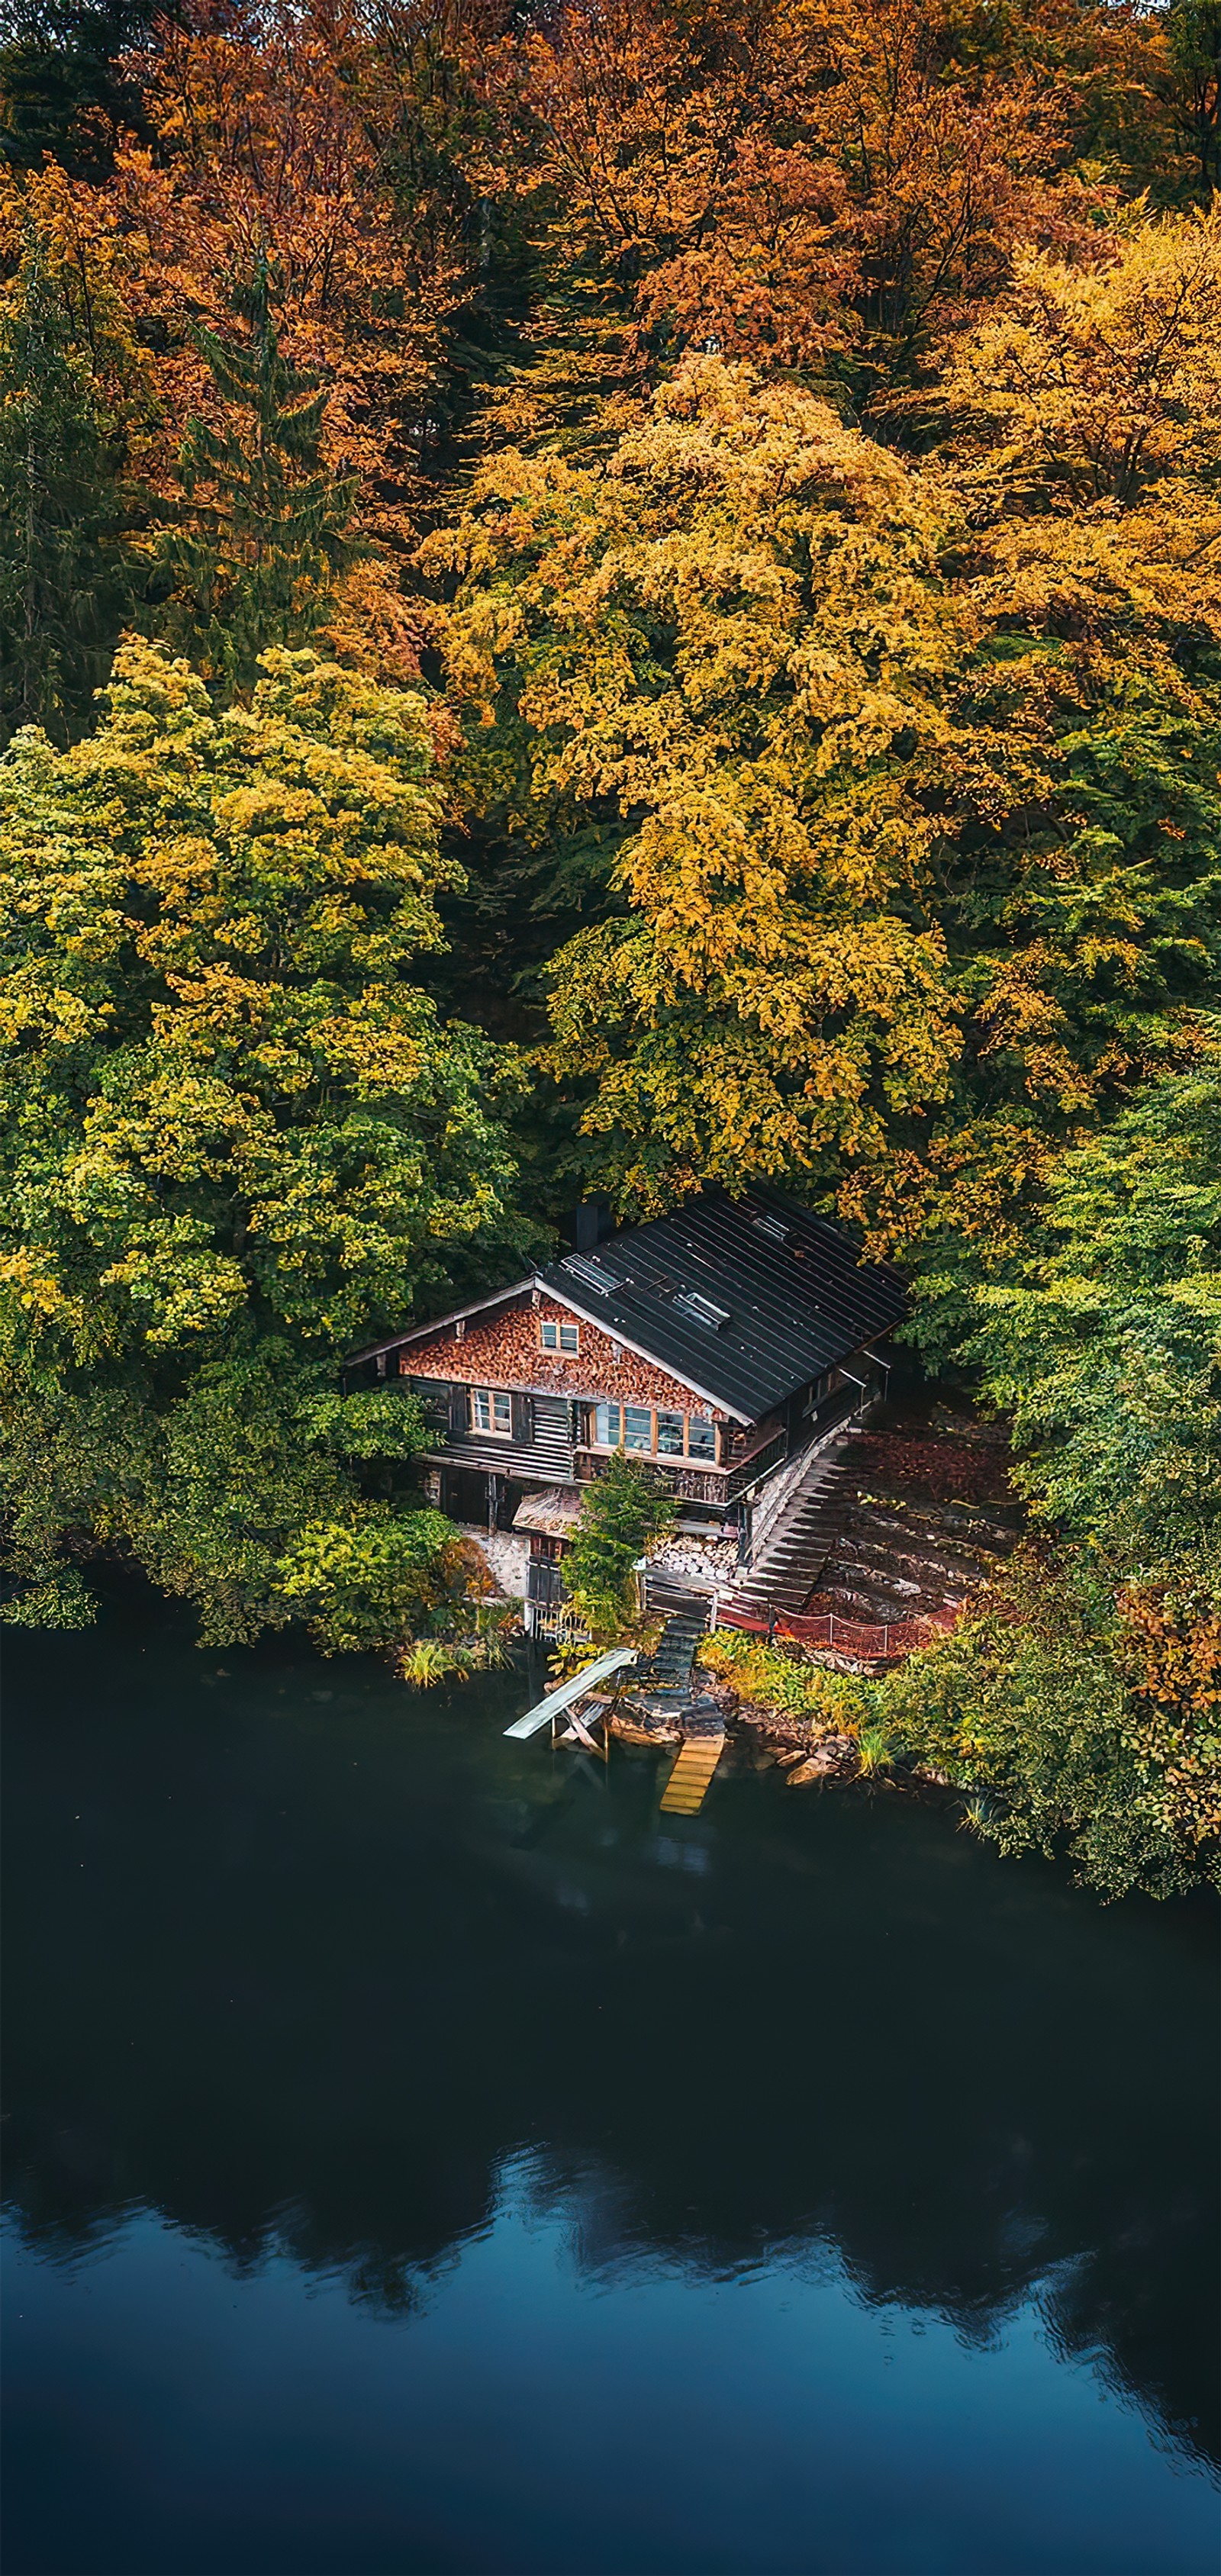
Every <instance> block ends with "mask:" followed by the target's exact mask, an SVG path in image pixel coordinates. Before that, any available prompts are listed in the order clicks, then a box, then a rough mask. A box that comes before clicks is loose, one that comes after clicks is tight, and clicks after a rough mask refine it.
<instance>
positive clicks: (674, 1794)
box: [661, 1730, 725, 1816]
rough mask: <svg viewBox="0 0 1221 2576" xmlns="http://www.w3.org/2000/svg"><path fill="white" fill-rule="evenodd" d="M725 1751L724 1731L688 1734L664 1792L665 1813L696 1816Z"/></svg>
mask: <svg viewBox="0 0 1221 2576" xmlns="http://www.w3.org/2000/svg"><path fill="white" fill-rule="evenodd" d="M724 1750H725V1736H724V1730H722V1732H721V1733H720V1734H719V1735H689V1736H688V1737H687V1739H686V1742H685V1743H684V1744H682V1745H680V1747H679V1753H678V1760H677V1762H676V1763H675V1765H674V1768H673V1770H672V1772H671V1773H670V1777H669V1779H668V1780H667V1782H666V1785H665V1789H664V1791H663V1792H662V1800H661V1812H662V1814H663V1816H694V1815H695V1814H696V1813H697V1812H698V1810H699V1808H701V1807H702V1806H703V1803H704V1799H705V1796H706V1794H707V1790H708V1783H709V1781H710V1780H711V1778H712V1775H713V1772H714V1771H715V1769H716V1766H717V1764H718V1762H719V1761H720V1758H721V1755H722V1753H723V1752H724Z"/></svg>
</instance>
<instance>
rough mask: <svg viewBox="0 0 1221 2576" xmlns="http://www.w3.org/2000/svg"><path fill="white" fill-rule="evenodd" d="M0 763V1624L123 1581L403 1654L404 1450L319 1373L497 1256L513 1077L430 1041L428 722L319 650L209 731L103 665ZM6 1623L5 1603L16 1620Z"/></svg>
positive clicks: (403, 1408)
mask: <svg viewBox="0 0 1221 2576" xmlns="http://www.w3.org/2000/svg"><path fill="white" fill-rule="evenodd" d="M108 695H109V713H108V715H107V717H106V720H105V722H104V723H103V724H102V726H101V727H100V728H99V730H98V732H97V734H96V735H95V736H94V737H93V738H92V739H91V740H90V741H87V742H82V743H79V744H77V745H76V746H75V747H74V748H73V749H72V750H71V751H69V752H67V753H63V754H60V753H57V752H56V751H55V749H54V747H53V746H52V745H51V743H50V742H49V741H48V740H47V739H46V737H45V735H42V734H40V733H37V732H35V731H32V730H27V731H25V732H23V733H21V734H19V735H18V737H17V738H16V740H15V742H14V744H13V746H12V747H11V749H10V751H9V753H8V755H7V757H6V759H5V760H4V761H3V762H2V763H0V860H2V869H0V1037H2V1039H3V1046H4V1069H3V1076H2V1094H0V1096H2V1100H3V1113H4V1114H3V1128H2V1132H0V1155H2V1160H3V1174H4V1186H3V1216H2V1218H0V1360H2V1376H0V1386H2V1393H3V1410H4V1421H5V1434H6V1451H5V1459H6V1464H5V1478H6V1484H7V1494H8V1505H9V1510H10V1512H11V1514H12V1517H13V1528H14V1547H13V1554H12V1559H11V1563H12V1567H13V1570H14V1571H15V1572H16V1573H17V1574H18V1575H19V1576H20V1577H21V1579H22V1583H23V1586H24V1587H25V1589H24V1590H23V1592H22V1594H21V1595H20V1596H19V1599H18V1603H17V1607H16V1615H18V1616H27V1617H28V1616H34V1617H45V1616H57V1615H58V1616H68V1617H77V1616H79V1615H81V1613H82V1606H83V1604H82V1594H81V1587H80V1578H79V1562H80V1559H81V1558H82V1556H83V1555H85V1554H87V1553H88V1552H89V1551H90V1550H91V1549H93V1548H96V1547H97V1546H99V1545H100V1546H114V1547H117V1548H120V1549H121V1550H123V1551H125V1552H129V1553H131V1554H134V1556H135V1557H136V1559H137V1560H138V1561H139V1563H140V1564H142V1565H143V1566H144V1567H145V1569H146V1570H147V1571H148V1573H149V1574H150V1575H151V1576H152V1577H153V1579H154V1580H155V1581H156V1582H158V1583H160V1584H161V1585H162V1586H163V1587H164V1589H166V1590H167V1591H169V1592H172V1593H178V1594H181V1595H184V1596H185V1597H187V1598H189V1599H191V1600H192V1601H194V1602H195V1603H196V1604H197V1605H198V1607H199V1609H200V1611H201V1613H202V1616H203V1622H204V1631H205V1634H207V1635H209V1636H211V1637H217V1638H220V1637H226V1636H231V1637H232V1636H250V1635H253V1634H255V1633H257V1631H258V1629H259V1628H260V1627H262V1626H265V1625H268V1624H272V1625H277V1624H281V1623H282V1622H283V1621H284V1620H286V1619H288V1618H290V1617H292V1616H294V1615H296V1614H297V1613H298V1612H301V1613H302V1614H303V1615H307V1616H308V1617H310V1619H311V1620H312V1622H313V1626H314V1632H315V1634H316V1635H317V1636H318V1638H319V1640H320V1641H321V1642H323V1643H327V1644H331V1645H339V1644H347V1643H352V1642H354V1641H356V1640H357V1639H360V1640H361V1641H362V1642H368V1641H371V1640H372V1638H373V1637H374V1636H376V1635H381V1636H383V1637H385V1638H388V1639H390V1640H392V1641H401V1640H402V1639H403V1638H404V1637H405V1636H407V1635H408V1634H411V1633H414V1624H415V1622H416V1619H417V1616H418V1612H419V1609H420V1606H421V1601H422V1600H423V1599H426V1597H427V1568H428V1565H429V1563H430V1562H431V1560H432V1559H433V1558H434V1557H438V1556H439V1554H440V1552H441V1550H442V1548H443V1544H445V1543H447V1541H448V1537H449V1535H451V1534H450V1533H449V1530H448V1524H446V1523H444V1522H442V1521H441V1520H440V1518H439V1516H437V1515H429V1514H423V1515H421V1514H420V1513H419V1511H418V1508H417V1506H416V1504H415V1502H414V1501H413V1500H412V1495H413V1486H412V1480H411V1475H410V1469H409V1465H408V1461H409V1458H410V1454H411V1452H412V1451H413V1449H416V1448H418V1447H420V1446H421V1445H424V1444H423V1437H422V1425H421V1423H420V1421H419V1418H418V1416H417V1414H416V1411H415V1408H414V1407H413V1406H412V1405H411V1403H410V1402H409V1401H408V1400H406V1399H405V1397H404V1396H402V1395H400V1393H399V1391H398V1390H397V1388H395V1387H393V1386H386V1387H382V1388H372V1389H369V1390H366V1391H365V1392H363V1393H360V1394H355V1395H352V1396H350V1397H348V1398H347V1399H344V1398H342V1397H341V1396H340V1394H339V1393H338V1391H337V1387H338V1362H339V1360H340V1358H341V1357H342V1355H343V1354H344V1353H345V1352H346V1351H347V1350H349V1349H350V1348H351V1347H352V1346H353V1345H355V1344H359V1343H361V1342H362V1341H364V1340H367V1339H371V1338H373V1337H374V1336H376V1335H377V1334H378V1333H379V1332H382V1331H387V1330H389V1329H391V1328H392V1327H393V1326H394V1325H395V1324H397V1323H400V1322H401V1321H402V1319H403V1317H404V1315H405V1314H406V1313H407V1312H408V1311H409V1310H410V1308H411V1306H412V1304H413V1301H414V1300H416V1299H420V1298H423V1299H428V1298H437V1297H440V1296H442V1295H444V1294H445V1293H446V1290H447V1289H448V1287H449V1286H450V1285H451V1284H453V1283H454V1282H455V1281H461V1282H462V1283H463V1284H465V1282H466V1281H468V1280H471V1279H473V1278H476V1277H478V1276H479V1275H480V1273H481V1264H492V1263H497V1262H500V1261H503V1260H504V1259H506V1258H509V1257H512V1255H511V1253H510V1250H509V1247H510V1245H511V1243H512V1242H513V1240H514V1237H515V1226H514V1221H513V1219H512V1217H511V1215H510V1212H509V1194H510V1191H511V1186H512V1180H513V1170H512V1165H511V1162H510V1160H509V1156H508V1152H507V1148H506V1143H505V1137H504V1132H503V1128H502V1126H501V1125H500V1123H499V1122H498V1115H497V1104H498V1101H499V1100H500V1099H501V1098H502V1097H504V1096H507V1094H508V1093H509V1092H511V1090H512V1088H513V1082H514V1079H515V1077H514V1076H513V1074H512V1070H511V1068H510V1067H509V1066H508V1065H507V1063H506V1061H505V1060H504V1059H503V1058H501V1057H498V1055H497V1054H496V1052H495V1051H494V1050H493V1049H492V1048H491V1047H490V1046H488V1045H487V1043H486V1042H484V1041H483V1040H481V1039H480V1038H478V1037H477V1036H476V1035H475V1033H474V1032H473V1031H471V1030H469V1029H466V1028H463V1027H460V1026H453V1025H449V1026H447V1025H444V1024H443V1023H442V1022H441V1021H440V1019H439V1017H438V1015H437V1012H436V1009H435V1006H434V1004H433V1003H432V1001H431V1000H430V998H429V996H428V994H427V993H426V992H425V991H424V990H423V989H422V988H421V985H420V982H419V980H418V976H419V971H420V961H421V959H425V958H427V956H428V955H429V953H430V952H432V951H435V949H436V948H437V946H438V944H439V942H440V937H441V933H440V925H439V922H438V918H437V913H436V909H435V896H436V894H437V891H438V888H439V886H440V884H441V882H442V881H443V879H444V878H445V876H446V873H447V872H446V869H445V866H444V865H443V863H442V862H441V861H440V859H439V858H438V854H437V829H438V821H439V804H438V797H437V791H436V788H435V786H434V785H433V783H432V782H431V779H430V776H429V762H430V746H429V734H428V727H427V722H426V710H425V706H424V703H423V701H422V700H421V699H420V698H419V697H412V696H408V695H405V694H400V693H396V692H392V691H388V690H384V689H380V688H378V687H376V686H375V685H374V684H373V683H371V682H368V681H364V680H361V679H359V678H357V677H356V676H355V675H353V674H352V673H349V672H345V671H342V670H340V669H338V668H336V667H335V666H334V665H330V664H326V663H323V662H320V661H319V660H318V659H317V658H316V657H315V656H314V655H312V654H310V653H308V652H302V653H299V654H295V655H294V654H289V653H286V652H282V651H281V652H275V653H271V654H269V655H268V656H266V657H265V661H264V668H263V674H262V677H261V678H260V680H259V683H258V686H257V687H256V690H255V693H254V700H253V704H252V706H251V707H250V708H249V709H244V708H234V709H231V710H230V711H229V712H228V713H226V714H222V715H217V714H216V713H215V712H214V711H213V709H212V707H211V705H210V702H209V698H208V692H207V690H206V688H205V686H204V684H203V682H202V681H201V680H200V679H199V678H198V677H196V676H195V675H194V674H193V673H192V672H191V671H190V669H189V668H188V667H187V666H186V664H184V663H182V662H174V661H171V660H170V659H169V657H168V655H166V654H165V653H164V652H161V651H158V650H155V649H153V648H152V647H150V646H147V645H140V644H131V645H128V646H125V647H124V649H123V650H122V652H121V653H120V654H119V656H118V657H117V660H116V664H115V671H114V676H113V680H112V683H111V687H110V690H109V693H108ZM23 1605H24V1606H23Z"/></svg>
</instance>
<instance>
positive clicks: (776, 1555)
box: [726, 1437, 856, 1618]
mask: <svg viewBox="0 0 1221 2576" xmlns="http://www.w3.org/2000/svg"><path fill="white" fill-rule="evenodd" d="M852 1445H853V1444H852V1440H851V1438H850V1437H845V1438H844V1439H842V1440H836V1441H834V1442H832V1444H831V1445H830V1446H829V1447H828V1448H826V1449H820V1450H819V1451H817V1453H816V1454H815V1456H814V1457H813V1458H812V1459H811V1461H810V1469H809V1473H808V1475H806V1476H803V1478H802V1480H801V1483H800V1484H799V1485H797V1486H796V1487H795V1488H794V1491H793V1492H792V1494H790V1496H789V1499H788V1501H787V1503H786V1504H785V1506H784V1509H783V1511H782V1512H781V1514H780V1517H779V1519H778V1521H777V1522H776V1524H775V1526H774V1528H772V1529H771V1530H770V1531H769V1532H768V1535H767V1538H766V1541H765V1542H764V1546H763V1550H762V1553H761V1555H760V1557H759V1559H758V1562H757V1563H756V1564H755V1565H753V1566H752V1567H751V1569H750V1572H749V1574H747V1575H746V1576H745V1577H744V1579H743V1580H742V1582H741V1583H736V1584H735V1585H734V1588H733V1591H732V1593H730V1595H729V1596H728V1601H727V1604H726V1606H727V1607H730V1608H733V1609H738V1610H750V1611H752V1612H753V1613H754V1615H755V1617H756V1618H757V1617H760V1616H762V1617H763V1618H767V1617H768V1616H769V1615H770V1613H771V1612H772V1611H773V1610H776V1611H779V1612H781V1613H783V1612H784V1611H786V1610H793V1611H798V1610H804V1608H805V1605H806V1603H807V1601H808V1600H809V1597H810V1594H811V1593H812V1592H813V1590H814V1589H815V1586H816V1585H817V1583H818V1582H819V1581H820V1579H821V1576H822V1574H823V1571H824V1569H825V1567H826V1564H827V1560H828V1558H829V1556H830V1554H831V1550H832V1548H833V1546H834V1544H835V1541H836V1539H837V1538H838V1537H839V1535H840V1532H841V1531H842V1529H843V1527H844V1523H845V1521H846V1519H847V1516H848V1506H849V1503H850V1502H851V1500H852V1495H853V1490H854V1487H855V1481H856V1479H855V1473H854V1470H853V1468H852V1467H851V1466H850V1464H849V1459H850V1456H851V1451H852Z"/></svg>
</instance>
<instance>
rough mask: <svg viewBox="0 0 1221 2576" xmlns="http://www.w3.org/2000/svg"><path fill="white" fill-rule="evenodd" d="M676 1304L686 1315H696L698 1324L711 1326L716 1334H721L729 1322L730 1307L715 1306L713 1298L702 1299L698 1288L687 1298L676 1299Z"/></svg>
mask: <svg viewBox="0 0 1221 2576" xmlns="http://www.w3.org/2000/svg"><path fill="white" fill-rule="evenodd" d="M674 1303H675V1305H676V1306H681V1307H682V1309H683V1311H684V1313H685V1314H688V1315H694V1317H695V1320H696V1323H697V1324H710V1325H711V1327H712V1330H713V1332H714V1333H719V1332H720V1330H721V1326H722V1325H723V1324H727V1323H728V1322H729V1308H728V1306H716V1305H714V1304H713V1301H712V1299H711V1297H701V1295H700V1293H699V1290H698V1289H697V1288H693V1289H692V1290H691V1291H690V1293H689V1294H688V1295H687V1296H684V1297H676V1298H675V1300H674Z"/></svg>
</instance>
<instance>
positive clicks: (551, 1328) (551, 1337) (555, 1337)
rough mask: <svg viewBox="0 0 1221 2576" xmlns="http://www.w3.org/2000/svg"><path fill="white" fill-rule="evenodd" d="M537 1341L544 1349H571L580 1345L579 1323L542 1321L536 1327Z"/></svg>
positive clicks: (577, 1348)
mask: <svg viewBox="0 0 1221 2576" xmlns="http://www.w3.org/2000/svg"><path fill="white" fill-rule="evenodd" d="M538 1337H539V1341H540V1343H541V1345H542V1347H543V1349H544V1350H545V1351H572V1352H576V1351H579V1350H580V1347H581V1327H580V1325H579V1324H551V1323H543V1324H540V1325H539V1328H538Z"/></svg>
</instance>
